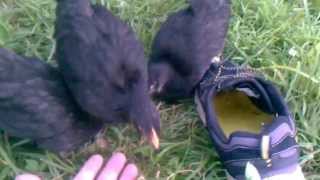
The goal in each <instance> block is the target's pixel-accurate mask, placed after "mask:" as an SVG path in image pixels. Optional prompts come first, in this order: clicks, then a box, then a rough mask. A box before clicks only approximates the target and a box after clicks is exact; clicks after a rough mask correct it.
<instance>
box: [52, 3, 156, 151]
mask: <svg viewBox="0 0 320 180" xmlns="http://www.w3.org/2000/svg"><path fill="white" fill-rule="evenodd" d="M55 37H56V40H57V52H56V53H57V59H58V64H59V67H60V70H61V72H62V74H63V76H64V79H65V81H66V83H67V85H68V87H69V89H70V90H71V92H72V94H73V96H74V97H75V99H76V101H77V103H78V104H79V105H80V106H81V107H82V109H83V110H84V111H86V112H88V113H89V114H91V115H93V116H94V117H97V118H99V119H102V120H104V121H105V122H127V121H133V122H134V124H135V125H136V127H137V128H138V130H139V131H140V132H141V134H142V135H144V136H146V137H147V139H148V140H149V142H150V143H152V144H153V145H154V147H155V148H158V147H159V140H158V133H159V129H160V117H159V114H158V112H157V110H156V107H155V105H154V104H153V102H152V100H151V98H150V96H149V94H148V82H147V75H148V73H147V63H146V59H145V56H144V50H143V47H142V44H141V43H140V42H139V41H138V39H137V38H136V36H135V34H134V32H133V31H132V30H131V28H130V27H129V26H128V25H126V24H125V23H124V22H122V21H121V20H120V19H119V18H117V17H115V16H113V15H112V14H111V12H109V11H107V10H106V9H105V8H104V7H102V6H99V5H91V4H90V2H89V0H58V7H57V20H56V31H55Z"/></svg>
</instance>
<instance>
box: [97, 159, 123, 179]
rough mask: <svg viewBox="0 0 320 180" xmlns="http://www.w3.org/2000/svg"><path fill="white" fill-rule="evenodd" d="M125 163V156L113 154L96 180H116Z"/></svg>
mask: <svg viewBox="0 0 320 180" xmlns="http://www.w3.org/2000/svg"><path fill="white" fill-rule="evenodd" d="M126 161H127V159H126V156H125V155H124V154H122V153H115V154H114V155H112V157H111V158H110V159H109V161H108V162H107V164H106V166H105V167H104V168H103V170H102V171H101V173H100V175H99V176H98V180H117V179H118V176H119V174H120V173H121V171H122V169H123V167H124V165H125V164H126Z"/></svg>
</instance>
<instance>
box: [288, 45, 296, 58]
mask: <svg viewBox="0 0 320 180" xmlns="http://www.w3.org/2000/svg"><path fill="white" fill-rule="evenodd" d="M289 55H290V56H292V57H296V56H298V51H297V50H296V49H295V48H294V47H292V48H290V49H289Z"/></svg>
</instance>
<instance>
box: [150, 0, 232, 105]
mask: <svg viewBox="0 0 320 180" xmlns="http://www.w3.org/2000/svg"><path fill="white" fill-rule="evenodd" d="M229 16H230V3H229V0H190V6H189V7H188V8H187V9H183V10H181V11H179V12H176V13H174V14H172V15H171V16H169V18H168V19H167V21H166V22H165V23H164V24H163V25H162V27H161V28H160V31H159V32H158V34H157V35H156V37H155V40H154V43H153V46H152V54H151V60H150V62H149V88H150V93H151V94H152V96H154V97H158V98H160V99H162V100H178V99H181V98H188V97H190V96H191V95H192V93H193V89H194V87H195V86H196V84H197V83H198V82H199V81H200V80H201V78H202V76H203V75H204V73H205V72H206V71H207V69H208V68H209V65H210V63H211V61H212V59H213V58H214V57H215V56H220V55H221V54H222V51H223V48H224V41H225V36H226V33H227V29H228V21H229Z"/></svg>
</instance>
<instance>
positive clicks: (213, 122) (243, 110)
mask: <svg viewBox="0 0 320 180" xmlns="http://www.w3.org/2000/svg"><path fill="white" fill-rule="evenodd" d="M195 101H196V104H197V109H198V112H199V115H200V117H201V119H202V121H203V122H204V124H205V126H206V127H207V129H208V130H209V133H210V136H211V139H212V141H213V145H214V147H215V149H216V150H217V152H218V154H219V156H220V158H221V160H222V162H223V164H224V166H225V167H226V169H227V171H228V173H229V174H230V175H231V176H232V177H233V178H235V179H245V169H246V165H247V164H248V163H251V164H252V165H254V166H255V167H256V169H257V170H258V172H259V174H260V176H261V178H263V179H264V178H269V177H274V176H277V175H280V174H292V173H293V172H296V170H297V169H299V168H300V166H299V164H298V162H299V146H298V145H297V142H296V140H295V137H296V129H295V125H294V120H293V119H292V117H291V115H290V112H289V109H288V106H287V104H286V103H285V101H284V99H283V98H282V97H281V95H280V93H279V92H278V90H277V89H276V88H275V87H274V86H273V85H272V84H271V83H270V82H268V81H266V80H264V79H263V78H262V77H259V76H257V75H256V74H255V73H254V72H253V70H251V69H244V68H239V67H237V66H235V65H233V64H232V63H230V62H227V61H226V62H223V63H213V64H212V65H211V67H210V69H209V70H208V72H207V73H206V74H205V76H204V78H203V79H202V81H201V83H200V84H199V86H198V88H197V90H196V95H195ZM299 172H300V171H299ZM300 175H301V177H302V179H303V175H302V173H301V174H300Z"/></svg>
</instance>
